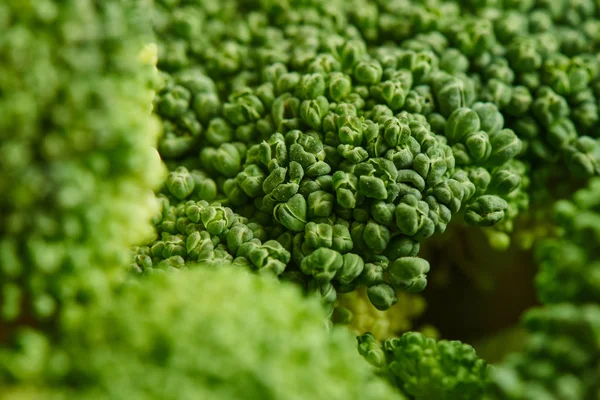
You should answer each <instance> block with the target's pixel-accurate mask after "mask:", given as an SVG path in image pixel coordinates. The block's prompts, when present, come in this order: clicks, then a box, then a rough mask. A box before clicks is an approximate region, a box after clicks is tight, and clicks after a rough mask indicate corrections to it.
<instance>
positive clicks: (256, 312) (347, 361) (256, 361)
mask: <svg viewBox="0 0 600 400" xmlns="http://www.w3.org/2000/svg"><path fill="white" fill-rule="evenodd" d="M30 339H31V340H37V339H36V338H34V337H32V338H30ZM353 342H354V339H353V337H352V335H351V334H350V333H349V332H347V331H346V330H345V329H344V328H334V329H333V330H331V331H328V329H327V327H326V324H325V313H324V311H323V309H322V307H321V306H320V304H319V302H318V301H317V300H316V299H312V300H306V299H304V298H303V296H302V295H301V293H300V291H299V290H298V288H296V287H294V286H292V285H291V284H281V283H280V282H278V281H277V280H276V279H274V278H272V277H262V278H259V277H257V276H255V275H253V274H250V273H249V272H247V271H245V270H243V269H240V268H231V267H223V266H221V267H220V268H208V267H203V268H196V269H193V270H189V271H181V272H178V273H158V272H157V273H155V274H153V276H150V277H147V278H144V279H141V280H135V281H132V282H130V284H128V285H125V286H124V287H123V288H122V289H121V291H120V292H119V293H118V294H116V295H115V296H113V297H112V298H111V300H110V301H109V302H107V303H105V304H102V305H101V307H96V308H93V307H91V308H89V309H88V315H87V316H86V320H85V323H84V324H80V325H71V326H69V327H66V328H65V330H64V331H63V332H61V337H60V339H59V343H58V344H57V346H58V348H60V349H61V350H62V354H61V356H62V357H63V359H62V360H61V361H62V362H61V363H60V365H57V364H56V362H48V363H47V364H46V365H45V366H44V369H45V372H46V377H48V376H52V374H53V373H54V374H57V373H59V372H62V373H64V375H63V376H61V378H60V380H56V381H53V380H49V381H46V382H44V381H42V382H44V383H46V385H47V386H46V387H44V386H42V388H44V389H47V390H49V389H56V390H57V391H58V390H61V389H63V388H65V387H66V388H67V389H65V390H66V394H67V396H72V397H71V398H86V399H87V398H91V399H96V398H97V399H106V398H111V399H140V400H141V399H223V400H225V399H248V400H254V399H256V400H258V399H282V400H283V399H292V400H293V399H340V400H342V399H344V400H345V399H356V400H359V399H395V398H399V397H398V396H399V395H397V394H395V393H394V391H393V390H392V388H391V386H388V385H387V384H386V383H385V382H384V381H383V380H380V379H379V378H377V377H376V376H375V374H374V371H373V370H372V369H371V367H370V366H369V365H368V364H367V363H366V362H365V361H364V360H362V359H361V357H360V356H359V355H358V353H356V352H355V351H352V350H353ZM38 350H43V348H42V349H38ZM65 365H68V368H67V369H66V370H65V371H58V369H59V368H60V367H64V366H65Z"/></svg>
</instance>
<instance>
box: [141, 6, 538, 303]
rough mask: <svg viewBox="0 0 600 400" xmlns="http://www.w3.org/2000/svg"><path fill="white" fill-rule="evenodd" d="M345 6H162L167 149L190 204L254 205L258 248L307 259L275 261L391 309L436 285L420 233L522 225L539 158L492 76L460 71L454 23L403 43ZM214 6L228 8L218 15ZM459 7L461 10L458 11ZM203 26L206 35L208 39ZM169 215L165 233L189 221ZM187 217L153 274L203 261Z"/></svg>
mask: <svg viewBox="0 0 600 400" xmlns="http://www.w3.org/2000/svg"><path fill="white" fill-rule="evenodd" d="M334 3H335V5H336V6H340V8H339V10H338V9H336V8H335V7H333V6H332V4H331V3H327V4H326V3H325V2H319V1H315V2H309V3H306V4H305V3H297V4H293V5H291V4H287V3H284V2H259V3H254V2H250V3H248V4H247V5H246V6H245V7H243V8H247V9H246V11H248V12H247V15H246V16H244V15H242V13H239V14H236V12H235V11H234V10H233V9H230V8H229V6H228V4H230V3H228V2H225V3H223V4H222V5H220V6H219V7H220V8H219V7H216V4H214V5H213V3H212V2H207V3H202V4H195V3H190V4H188V5H186V6H185V7H180V6H173V5H170V4H159V5H158V6H157V7H156V11H155V13H156V15H157V17H156V18H155V20H156V22H155V30H156V31H157V32H158V33H159V34H160V35H159V48H160V51H159V62H158V65H159V68H161V70H162V71H163V77H164V85H163V87H162V89H161V90H159V92H158V96H157V100H156V113H157V115H158V116H159V117H160V118H161V120H162V123H163V126H164V129H165V135H164V136H163V137H162V138H161V141H160V143H159V151H160V153H161V155H162V156H163V157H164V158H165V160H166V161H167V165H168V166H169V168H170V170H171V172H170V174H169V178H168V179H167V181H166V183H165V187H164V188H163V194H164V195H165V196H166V197H167V198H168V199H169V204H171V205H172V207H174V208H175V209H180V208H181V207H180V206H178V205H177V204H188V203H186V202H190V201H195V202H198V201H206V202H208V203H209V204H213V205H215V206H216V207H223V206H225V207H229V208H231V210H232V211H233V212H234V213H235V214H238V215H240V216H242V217H244V218H246V219H247V224H246V225H249V224H252V225H253V227H256V229H254V228H250V229H246V228H242V227H239V228H238V230H242V229H243V230H244V231H245V232H248V231H249V230H250V231H252V232H253V234H252V235H250V234H249V233H247V234H244V235H241V234H238V235H237V236H236V237H237V238H238V239H239V241H240V243H246V242H252V241H254V240H256V239H259V240H260V242H261V244H262V243H263V242H265V241H271V242H273V241H275V242H277V243H279V244H280V245H281V246H282V247H283V249H285V251H287V252H288V253H290V256H291V257H290V259H289V260H287V261H284V260H283V258H282V257H280V259H279V261H282V262H283V264H277V267H273V268H269V269H270V270H271V271H273V272H275V273H276V274H282V275H283V276H290V275H292V276H293V279H296V280H299V281H301V282H302V283H303V284H304V285H305V286H306V287H307V289H309V290H310V291H313V292H316V293H319V294H321V296H322V298H323V301H324V303H325V304H327V305H328V306H330V307H331V306H333V304H334V303H335V300H336V298H337V293H338V292H340V293H345V292H349V291H353V290H355V288H357V287H364V288H366V289H367V295H368V297H369V299H370V301H371V302H372V304H373V305H374V306H375V307H376V308H377V309H380V310H385V309H388V308H389V307H391V306H393V305H394V304H395V303H396V302H397V301H398V295H397V291H409V292H419V291H421V290H423V289H424V288H425V286H426V284H427V273H428V272H429V268H430V266H429V263H428V262H427V261H426V260H424V259H422V258H419V257H418V252H419V243H420V242H421V241H423V240H425V239H427V238H429V237H431V236H432V235H434V234H439V233H443V232H444V231H445V230H446V227H447V225H448V224H449V223H450V221H451V219H452V217H453V216H456V215H459V216H460V217H461V218H462V219H463V220H464V221H465V222H467V223H468V224H471V225H476V226H482V227H488V226H492V225H496V224H498V223H499V222H501V221H502V224H504V227H501V228H499V229H501V230H508V231H509V230H510V229H512V228H511V221H512V220H513V219H514V218H515V217H516V215H517V214H518V212H519V210H522V209H525V208H526V207H527V204H528V196H527V194H526V192H525V190H524V189H525V188H526V187H527V186H528V180H527V179H526V177H525V175H526V171H527V170H528V165H527V164H525V163H524V162H522V161H519V160H517V159H516V157H517V156H518V155H519V154H521V153H522V152H523V145H522V141H521V140H520V139H519V137H517V135H516V133H515V132H514V131H513V130H512V129H510V128H509V127H507V126H505V123H504V117H503V115H502V113H501V112H500V107H499V106H498V105H497V104H496V103H494V102H492V101H493V99H482V100H480V99H478V96H477V90H478V89H479V86H480V79H479V78H478V77H477V76H475V75H469V74H468V73H467V72H468V71H467V69H459V70H457V69H455V68H451V66H453V65H454V64H453V63H452V62H451V59H452V54H454V53H452V54H450V55H449V56H447V57H445V58H444V54H445V53H444V48H445V47H446V45H447V43H446V41H447V40H448V39H446V38H445V36H444V35H447V36H449V37H450V36H451V35H450V31H449V30H450V27H449V26H445V25H444V24H442V25H439V26H438V24H436V23H434V22H431V24H430V25H427V27H423V30H424V31H427V32H429V33H427V34H425V32H423V34H422V35H417V36H418V38H419V40H418V41H417V40H416V39H414V40H408V39H407V40H401V41H400V42H401V43H400V44H399V45H398V46H396V47H392V46H390V45H388V44H387V43H386V41H385V40H384V39H383V37H382V38H381V39H378V40H375V38H374V37H371V36H372V35H369V34H366V33H365V32H366V31H367V29H366V27H365V26H364V24H362V23H358V22H357V21H354V22H357V26H354V25H352V24H351V23H350V22H349V21H350V20H353V19H356V18H358V17H357V16H356V15H354V14H353V12H352V11H351V9H352V7H348V6H347V5H343V4H344V3H343V2H339V3H338V2H334ZM444 4H446V3H444ZM448 4H449V3H448ZM361 5H362V3H361ZM439 5H440V7H442V3H440V4H439ZM214 7H216V8H218V9H219V10H222V11H223V14H222V16H221V14H220V17H219V18H217V21H212V23H211V16H212V15H215V14H214V12H215V9H216V8H214ZM381 7H382V8H384V9H385V8H386V7H387V6H385V5H382V6H381ZM432 7H433V6H432ZM409 8H410V13H411V14H412V13H415V15H416V13H418V12H420V11H422V12H427V13H429V15H433V14H432V13H434V11H435V10H434V9H431V10H430V9H429V7H425V6H423V5H414V6H410V7H409ZM440 10H441V9H440ZM375 11H377V10H375ZM448 11H449V12H450V14H449V16H448V19H447V22H450V20H453V19H457V18H458V17H457V15H456V14H455V13H454V14H453V13H452V12H451V11H452V10H451V9H450V8H449V9H448ZM455 11H456V10H455ZM319 12H320V13H323V16H320V15H319ZM390 12H393V13H399V14H400V13H401V12H400V9H398V10H395V9H394V10H393V11H392V10H390ZM192 14H193V15H194V17H193V18H191V17H190V15H192ZM184 15H185V16H184ZM363 22H364V21H363ZM228 23H231V26H230V25H229V24H228ZM461 26H462V25H461ZM357 27H358V28H357ZM382 29H383V28H382ZM464 29H474V28H472V27H471V25H468V26H465V27H464ZM391 31H393V29H390V32H388V31H386V33H385V34H384V35H383V36H384V37H385V36H386V35H391ZM199 32H202V33H203V34H204V35H203V39H202V45H198V44H197V43H196V42H195V41H193V40H192V39H191V38H196V37H197V36H198V35H199ZM362 34H364V35H362ZM490 34H493V33H490ZM408 36H410V35H408ZM390 38H392V36H390ZM456 40H457V43H458V39H456ZM274 46H278V47H275V48H274ZM279 46H281V47H279ZM175 49H177V50H175ZM288 50H289V51H288ZM455 52H456V53H458V55H461V54H462V53H461V52H460V51H459V50H456V49H455ZM463 52H466V54H468V52H467V50H464V49H463ZM442 53H444V54H442ZM250 54H252V55H256V57H250V56H249V55H250ZM160 55H163V57H162V58H161V57H160ZM458 55H456V54H454V56H456V57H458ZM170 56H173V57H176V59H171V58H170ZM448 57H450V58H448ZM198 153H199V154H198ZM211 206H212V205H211ZM178 207H179V208H178ZM179 215H181V213H180V214H179ZM165 216H166V214H165V213H164V212H163V213H162V215H161V216H160V217H159V218H157V227H158V229H159V231H162V230H164V229H165V227H166V226H167V225H168V227H167V229H170V228H171V227H172V226H173V222H174V221H173V218H170V217H168V218H170V219H169V221H168V222H167V223H165V222H164V219H165ZM175 218H178V219H177V221H175V222H179V227H180V229H179V230H178V232H176V230H175V229H171V232H169V234H164V233H161V237H160V238H159V240H157V241H155V242H153V243H149V244H148V246H144V247H142V248H139V249H137V255H136V260H135V263H134V264H135V266H136V268H137V269H140V270H145V269H148V268H152V267H154V266H158V265H165V264H164V262H165V261H166V260H169V262H170V263H171V264H173V265H175V266H177V265H179V266H180V265H184V264H185V263H186V262H194V261H196V260H195V259H196V258H197V257H196V256H197V252H196V251H194V250H193V249H190V248H187V249H185V248H184V246H178V247H177V249H176V252H173V251H172V250H175V248H174V247H172V246H171V247H169V246H167V245H166V243H167V242H172V241H173V240H179V241H181V242H183V241H185V240H187V239H186V238H185V237H182V236H181V235H183V236H185V234H184V233H183V232H182V231H186V230H189V229H188V227H187V223H186V221H185V219H181V218H180V217H179V216H177V215H175ZM238 220H240V219H239V218H238ZM231 226H232V225H231V224H225V228H224V230H223V234H224V235H227V234H228V233H227V231H228V229H230V227H231ZM257 233H259V234H260V237H256V234H257ZM173 234H175V235H178V237H179V238H178V239H173V238H172V237H171V236H169V235H173ZM213 242H215V241H214V240H213ZM221 244H222V245H223V246H221V249H223V250H224V252H223V253H220V254H221V255H220V256H219V257H226V258H229V259H240V263H246V264H251V265H253V266H255V267H257V268H258V269H262V268H263V266H262V264H263V262H260V263H258V264H261V265H256V264H257V263H256V262H255V261H253V260H249V261H248V256H247V253H241V251H242V250H244V249H245V248H246V247H245V246H240V245H238V243H235V245H234V246H233V248H231V247H230V246H226V245H225V241H224V240H223V238H222V237H221V238H220V240H219V244H217V246H220V245H221ZM257 245H258V244H257ZM152 249H156V250H157V251H152ZM165 249H168V250H167V251H164V250H165ZM227 253H228V254H227ZM263 253H264V251H263ZM174 256H176V257H177V258H176V259H174V258H172V257H174ZM141 258H142V259H143V260H141ZM241 258H245V259H246V260H247V261H242V260H241ZM255 258H256V257H255ZM262 259H264V258H262ZM262 259H261V260H262Z"/></svg>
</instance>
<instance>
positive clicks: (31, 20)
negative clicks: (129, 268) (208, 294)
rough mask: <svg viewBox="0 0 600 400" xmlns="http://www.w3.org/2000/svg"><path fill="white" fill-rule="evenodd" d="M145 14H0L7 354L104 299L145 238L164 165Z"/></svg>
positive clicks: (64, 7)
mask: <svg viewBox="0 0 600 400" xmlns="http://www.w3.org/2000/svg"><path fill="white" fill-rule="evenodd" d="M145 7H146V6H145V5H144V4H142V3H138V2H136V1H128V2H125V3H124V4H123V5H120V2H117V1H112V0H110V1H106V2H103V3H102V5H100V4H96V2H93V1H64V2H56V1H39V2H38V1H35V2H25V3H23V2H21V1H20V0H9V1H8V2H3V4H2V5H0V15H2V17H1V18H0V30H2V32H3V34H2V38H1V39H0V60H2V62H1V63H0V64H2V66H0V191H1V192H2V193H3V194H2V196H0V209H2V218H0V305H1V307H0V343H2V344H5V343H6V342H11V341H12V340H13V339H14V336H15V335H19V334H20V333H19V331H20V329H21V328H25V327H28V328H31V329H34V330H37V329H42V330H44V329H46V328H49V327H51V326H53V325H55V322H56V320H57V319H58V318H60V315H61V314H62V309H63V308H65V307H66V308H69V309H70V307H71V306H77V307H79V305H83V304H84V303H88V302H93V301H94V300H95V299H97V300H99V301H100V298H102V296H103V292H104V290H105V287H106V286H109V285H110V284H111V283H110V281H112V280H113V279H117V280H118V279H119V278H118V277H117V276H116V275H120V273H119V272H117V271H119V270H120V267H119V266H120V265H122V264H123V263H124V262H127V260H128V259H129V258H130V251H131V250H130V248H131V246H132V245H134V244H136V243H138V242H139V241H144V240H148V238H152V235H153V229H152V225H151V223H150V220H151V217H152V216H153V215H154V214H155V213H156V211H157V208H158V207H157V205H158V203H157V201H156V199H155V196H154V195H153V193H152V191H153V190H154V189H157V188H158V187H159V186H160V185H161V183H162V180H163V174H164V171H163V169H164V167H163V165H162V163H161V162H160V158H159V156H158V154H157V152H156V150H155V146H156V140H157V137H158V134H159V129H158V128H159V126H158V121H157V119H156V118H155V117H152V116H151V115H150V113H151V106H152V99H153V97H154V94H153V90H152V86H153V81H154V79H155V78H154V76H155V74H156V72H155V71H154V67H153V65H152V64H153V60H152V59H153V53H154V54H155V53H156V49H154V50H153V48H152V46H147V47H144V45H145V44H146V43H148V38H150V37H151V36H150V35H151V32H150V30H149V29H148V26H147V22H146V21H147V18H146V17H145V16H144V10H145ZM124 110H127V112H124ZM101 271H104V272H102V273H101ZM87 274H91V275H92V276H91V277H90V279H92V277H93V281H89V282H86V281H85V279H82V277H83V276H85V275H87ZM72 311H73V312H74V311H75V309H73V310H72ZM81 312H84V311H81ZM24 368H25V369H27V368H35V366H33V365H28V366H24ZM3 369H4V368H2V367H0V370H3ZM22 372H23V373H24V374H28V372H27V371H26V370H24V371H22ZM2 375H3V373H2V372H0V376H2Z"/></svg>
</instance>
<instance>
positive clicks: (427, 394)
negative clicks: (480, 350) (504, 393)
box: [358, 332, 488, 400]
mask: <svg viewBox="0 0 600 400" xmlns="http://www.w3.org/2000/svg"><path fill="white" fill-rule="evenodd" d="M358 351H359V353H360V354H361V355H363V357H365V358H366V359H367V360H368V361H369V362H370V363H371V364H372V365H374V366H376V367H378V368H379V371H380V373H382V374H384V375H387V376H388V377H389V378H390V380H391V381H392V382H394V383H395V384H396V385H397V386H398V388H399V389H400V390H401V391H402V392H403V393H406V394H407V395H410V396H411V398H414V399H416V400H434V399H440V400H457V399H480V398H481V397H482V396H483V394H484V392H485V390H486V385H487V376H488V366H487V364H486V362H485V361H484V360H482V359H480V358H479V357H478V356H477V353H476V352H475V350H474V349H473V348H472V347H471V346H469V345H468V344H464V343H461V342H459V341H447V340H440V341H436V340H435V339H432V338H428V337H425V336H424V335H423V334H421V333H417V332H408V333H405V334H404V335H402V336H401V337H400V338H393V339H386V340H385V341H383V343H381V344H379V343H378V342H377V339H376V338H375V337H374V336H373V335H372V334H370V333H366V334H364V335H362V336H359V337H358Z"/></svg>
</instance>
